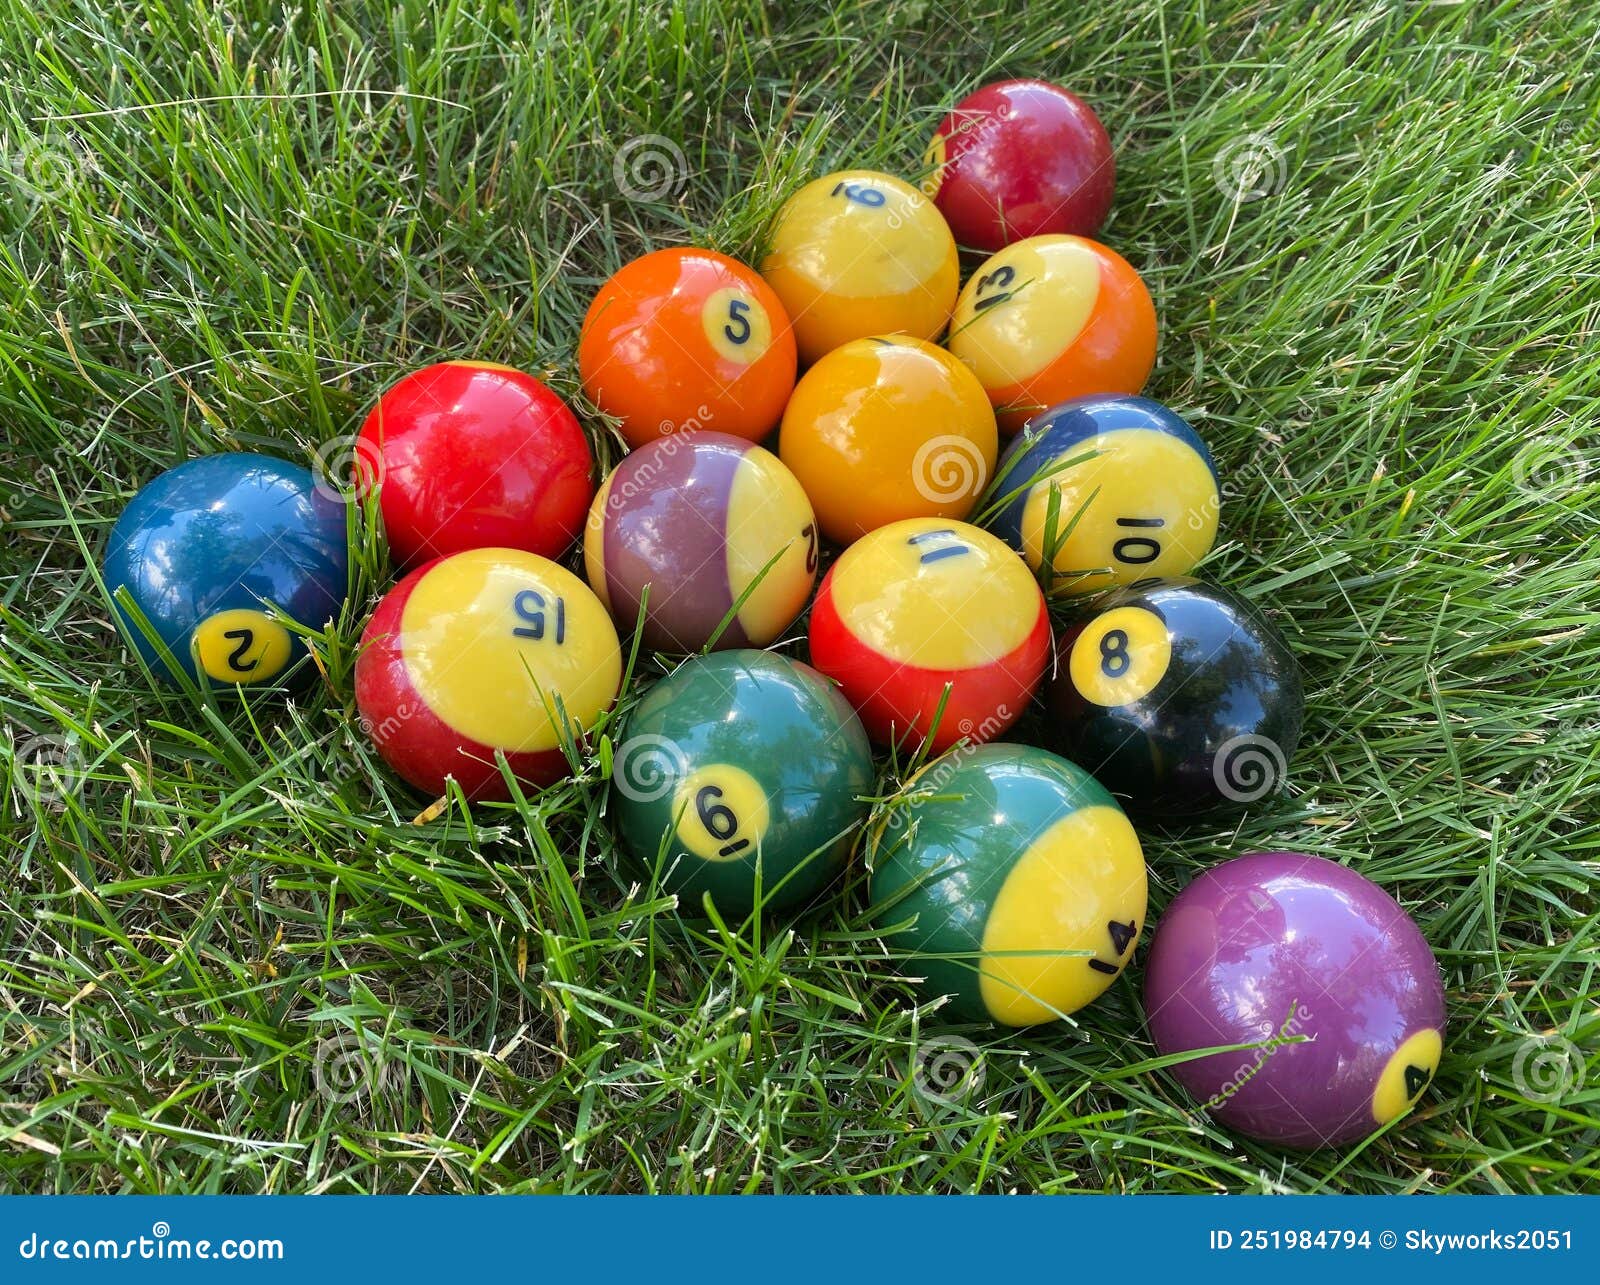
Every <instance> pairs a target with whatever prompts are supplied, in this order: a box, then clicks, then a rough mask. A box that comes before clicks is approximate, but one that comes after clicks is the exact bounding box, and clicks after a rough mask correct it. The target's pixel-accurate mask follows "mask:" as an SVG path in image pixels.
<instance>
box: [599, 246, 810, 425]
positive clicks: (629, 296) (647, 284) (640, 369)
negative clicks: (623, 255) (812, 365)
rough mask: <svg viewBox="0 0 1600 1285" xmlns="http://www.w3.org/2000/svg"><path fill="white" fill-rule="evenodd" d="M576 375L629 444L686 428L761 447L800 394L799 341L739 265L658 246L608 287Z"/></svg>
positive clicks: (711, 254) (773, 301)
mask: <svg viewBox="0 0 1600 1285" xmlns="http://www.w3.org/2000/svg"><path fill="white" fill-rule="evenodd" d="M578 370H579V373H580V374H581V376H582V379H583V391H584V392H585V393H586V394H587V395H588V397H589V400H590V401H592V402H593V403H594V404H595V405H596V406H597V407H598V408H599V409H600V410H601V411H603V412H604V413H605V414H607V415H614V416H616V417H617V418H618V419H619V420H621V421H622V422H621V424H620V426H619V427H620V428H621V431H622V435H623V436H624V437H625V438H627V439H628V443H629V444H630V445H632V446H636V447H637V446H642V445H644V444H645V443H646V442H651V441H654V440H655V439H656V438H658V437H660V436H662V435H663V434H665V433H669V432H675V431H678V430H681V429H685V428H710V429H715V430H716V431H717V432H719V433H731V434H733V435H734V436H735V437H743V438H747V439H749V440H750V441H759V440H760V439H761V438H763V437H765V436H766V435H767V434H768V433H769V432H771V431H772V429H773V428H775V427H776V426H777V423H778V417H779V416H780V415H782V414H783V407H784V403H785V402H786V401H788V399H789V391H790V390H791V389H792V388H793V387H794V372H795V347H794V335H793V333H792V332H791V331H790V328H789V317H788V314H787V313H786V312H785V311H784V308H783V304H781V303H780V302H779V301H778V296H777V295H775V294H773V292H772V289H771V288H770V287H769V286H768V285H767V283H766V282H764V281H763V280H762V279H761V278H760V277H758V276H757V275H756V274H755V273H754V272H753V271H752V270H751V269H749V268H747V267H746V266H745V265H744V264H742V263H740V262H739V261H738V260H737V259H730V258H728V256H727V255H725V254H718V253H716V252H715V251H714V250H699V249H683V248H677V249H670V250H657V251H655V252H654V253H653V254H647V255H645V256H644V257H643V258H640V259H635V260H634V261H633V262H632V263H630V264H627V265H626V266H625V267H623V268H622V269H621V270H620V271H619V272H618V273H617V274H616V275H615V276H613V277H612V278H611V279H610V280H609V281H607V282H606V283H605V284H604V285H603V286H601V287H600V290H599V293H597V294H596V295H595V297H594V301H593V302H592V303H591V304H590V305H589V311H588V313H587V315H585V317H584V319H583V331H582V334H581V335H580V336H579V339H578Z"/></svg>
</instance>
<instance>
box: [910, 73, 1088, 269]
mask: <svg viewBox="0 0 1600 1285" xmlns="http://www.w3.org/2000/svg"><path fill="white" fill-rule="evenodd" d="M924 159H925V161H926V168H927V171H928V177H927V178H926V179H925V180H924V182H923V188H922V190H923V191H924V192H926V193H927V194H928V195H929V196H931V197H933V199H934V203H935V204H936V205H938V207H939V212H940V213H941V214H943V215H944V217H945V220H946V221H947V222H948V223H949V224H950V231H951V232H953V233H954V234H955V238H956V240H957V241H959V242H960V243H961V244H962V245H964V246H969V247H971V248H972V249H975V250H983V251H994V250H998V249H1000V248H1001V247H1002V246H1006V245H1009V244H1011V243H1012V242H1013V241H1021V240H1023V239H1024V238H1026V237H1031V236H1047V235H1050V234H1053V233H1070V234H1073V235H1076V236H1094V235H1095V234H1096V233H1098V232H1099V231H1100V226H1101V225H1102V224H1103V223H1104V222H1105V221H1106V215H1107V214H1109V213H1110V212H1111V197H1112V195H1113V193H1114V192H1115V191H1116V186H1117V165H1116V158H1115V157H1114V156H1113V155H1112V152H1111V140H1110V139H1109V138H1108V137H1107V136H1106V131H1105V127H1104V126H1103V125H1101V123H1100V118H1099V117H1098V116H1096V115H1095V114H1094V111H1093V110H1092V109H1091V108H1090V107H1089V105H1088V104H1087V103H1085V102H1084V101H1083V99H1081V98H1079V97H1078V96H1077V95H1076V94H1069V93H1068V92H1067V91H1066V90H1065V89H1062V88H1060V87H1059V86H1056V85H1052V84H1049V83H1048V82H1046V81H1043V80H1002V81H999V82H997V83H995V84H992V85H985V86H984V87H983V88H982V89H980V90H978V91H977V92H976V93H973V94H969V95H967V97H965V98H963V99H962V100H961V101H960V102H959V103H957V104H956V106H955V107H954V109H953V110H951V111H950V113H949V114H948V115H946V116H945V118H944V119H943V120H941V121H940V122H939V127H938V128H937V129H936V130H935V131H934V134H933V139H932V141H931V142H930V143H929V144H928V153H927V156H926V157H925V158H924Z"/></svg>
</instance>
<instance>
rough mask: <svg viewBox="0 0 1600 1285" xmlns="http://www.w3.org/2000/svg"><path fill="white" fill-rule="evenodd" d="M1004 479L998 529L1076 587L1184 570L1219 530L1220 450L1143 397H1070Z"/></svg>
mask: <svg viewBox="0 0 1600 1285" xmlns="http://www.w3.org/2000/svg"><path fill="white" fill-rule="evenodd" d="M1083 456H1089V457H1090V458H1087V459H1083V458H1080V457H1083ZM1074 460H1076V461H1077V462H1076V463H1074V462H1073V461H1074ZM1000 478H1001V481H1000V490H1001V493H1002V494H1003V495H1007V496H1011V497H1012V498H1011V499H1010V501H1009V502H1008V503H1007V504H1006V506H1005V508H1003V509H1002V510H1001V511H1000V512H999V514H998V515H997V516H996V517H995V519H994V521H993V523H992V529H993V530H994V532H995V534H996V535H999V536H1000V537H1001V538H1002V539H1004V540H1005V541H1006V543H1007V544H1009V545H1010V546H1011V547H1012V548H1014V549H1017V550H1019V551H1020V552H1021V553H1022V555H1023V557H1025V558H1026V559H1027V560H1028V565H1029V566H1030V567H1032V568H1033V569H1034V570H1035V571H1037V570H1038V569H1039V568H1040V567H1041V566H1043V565H1044V564H1045V563H1046V562H1049V564H1050V565H1051V567H1052V569H1053V572H1054V574H1055V575H1057V576H1062V577H1067V578H1068V580H1067V583H1066V587H1068V588H1070V589H1072V590H1073V591H1074V592H1078V593H1092V592H1096V591H1098V590H1101V589H1105V588H1108V587H1110V586H1111V585H1126V584H1132V583H1133V582H1134V581H1135V580H1143V579H1146V578H1148V577H1151V576H1181V575H1185V574H1187V573H1188V572H1189V571H1191V570H1193V569H1194V566H1195V564H1196V563H1197V562H1199V561H1200V559H1202V558H1203V557H1205V556H1206V554H1207V553H1209V552H1210V551H1211V545H1212V543H1213V542H1214V541H1215V539H1216V536H1217V513H1218V510H1219V509H1220V507H1221V497H1220V494H1219V491H1218V487H1217V474H1216V470H1215V469H1214V468H1213V467H1212V463H1211V452H1210V451H1208V450H1207V449H1206V445H1205V443H1204V442H1202V441H1201V440H1200V438H1199V436H1198V435H1197V434H1196V433H1195V431H1194V430H1193V429H1192V428H1190V427H1189V425H1188V424H1186V423H1184V421H1183V420H1182V419H1180V418H1179V417H1178V416H1177V415H1175V414H1173V412H1172V411H1170V410H1168V409H1167V408H1166V407H1165V406H1163V405H1161V404H1160V403H1159V402H1153V401H1150V400H1148V399H1147V398H1144V397H1115V396H1105V395H1102V396H1097V397H1080V398H1078V399H1077V400H1075V401H1070V402H1063V403H1062V404H1061V405H1060V406H1057V407H1056V408H1055V409H1054V410H1051V411H1048V412H1046V413H1045V414H1044V415H1042V416H1040V417H1038V418H1037V419H1034V420H1032V421H1031V422H1030V423H1029V424H1028V426H1027V428H1025V429H1024V430H1023V431H1022V433H1021V434H1020V435H1019V436H1018V437H1017V438H1016V440H1015V441H1013V442H1012V443H1011V445H1010V447H1009V448H1007V450H1006V453H1005V455H1004V456H1003V457H1002V458H1001V461H1000ZM1052 509H1053V510H1054V512H1053V514H1052ZM1086 573H1090V574H1086Z"/></svg>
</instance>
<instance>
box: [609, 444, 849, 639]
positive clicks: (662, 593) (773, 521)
mask: <svg viewBox="0 0 1600 1285" xmlns="http://www.w3.org/2000/svg"><path fill="white" fill-rule="evenodd" d="M583 553H584V565H585V569H586V571H587V573H588V577H589V583H590V585H591V586H592V587H593V589H594V591H595V592H596V593H597V594H599V596H600V599H601V601H603V602H604V603H605V604H606V607H607V609H608V610H609V611H610V612H611V614H612V616H613V618H614V619H615V620H616V622H617V625H618V627H619V628H621V629H622V630H623V631H624V632H625V633H626V632H629V631H631V630H632V629H633V627H634V624H635V622H636V621H638V619H639V609H640V605H641V604H642V603H643V604H647V605H646V606H645V615H644V645H645V646H646V647H648V648H650V649H652V650H654V651H663V652H675V653H685V652H696V651H700V650H702V649H703V648H705V647H707V646H715V647H720V648H729V647H750V646H758V647H759V646H765V645H766V644H767V643H770V642H773V641H775V640H776V639H777V638H778V637H779V635H781V634H782V633H783V631H784V630H785V629H787V628H788V627H789V626H790V625H791V624H792V623H794V620H795V617H797V616H798V615H799V614H800V612H801V611H802V610H803V609H804V608H805V604H806V599H807V598H809V597H810V596H811V588H812V586H813V585H814V584H815V583H816V574H817V526H816V518H815V516H814V515H813V513H812V510H811V504H810V501H809V500H807V498H806V493H805V491H804V489H803V488H802V487H801V485H800V483H799V482H798V481H796V480H795V477H794V475H793V474H792V473H790V471H789V470H788V469H787V468H786V467H784V465H783V463H782V461H780V460H779V459H778V458H777V457H776V456H775V455H773V454H772V453H771V452H769V451H764V450H762V449H761V448H760V447H759V446H755V445H753V444H751V443H750V442H747V441H745V440H744V439H743V438H738V437H730V436H728V435H727V434H725V433H678V434H674V435H673V436H671V437H665V438H662V439H661V440H659V441H656V442H652V443H650V444H649V445H647V446H644V447H641V448H640V449H639V450H637V451H634V452H633V453H632V454H630V455H628V456H627V457H626V458H624V459H623V461H622V463H620V464H619V465H618V466H617V467H616V469H615V470H613V472H612V473H611V476H610V477H608V478H607V479H606V480H605V483H604V485H603V486H601V488H600V492H599V494H597V495H596V496H595V499H594V504H593V505H592V506H591V508H590V510H589V521H588V525H587V527H586V528H585V531H584V541H583ZM647 591H648V592H647ZM719 630H720V633H719V632H718V631H719Z"/></svg>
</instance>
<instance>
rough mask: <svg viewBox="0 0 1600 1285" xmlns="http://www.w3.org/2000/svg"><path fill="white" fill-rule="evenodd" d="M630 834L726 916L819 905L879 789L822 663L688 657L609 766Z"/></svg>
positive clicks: (628, 840) (866, 750) (647, 704)
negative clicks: (814, 902) (817, 901)
mask: <svg viewBox="0 0 1600 1285" xmlns="http://www.w3.org/2000/svg"><path fill="white" fill-rule="evenodd" d="M612 780H613V783H614V787H615V788H614V793H613V796H612V798H613V807H614V808H615V810H616V816H617V822H618V825H619V828H620V832H621V836H622V840H623V842H624V843H625V844H626V846H627V848H628V850H629V851H630V852H631V853H632V855H633V857H634V858H635V860H637V861H638V862H639V863H640V864H642V865H644V866H646V867H647V868H652V869H653V868H655V867H656V865H657V862H658V861H659V862H660V869H661V872H662V883H663V886H665V887H666V888H668V889H669V890H671V891H673V892H676V893H678V894H680V895H681V896H683V897H686V898H687V899H688V900H689V901H690V902H691V903H692V905H693V906H694V907H695V908H698V907H699V905H700V902H701V898H702V897H703V896H704V895H705V894H706V893H710V894H711V897H712V900H713V901H714V902H715V903H716V905H717V908H718V909H719V910H720V911H721V912H722V913H723V914H729V913H732V914H739V915H743V914H746V913H748V912H749V911H750V910H751V909H752V907H753V906H754V905H755V901H756V893H757V883H758V881H759V884H760V894H761V902H762V905H763V907H764V908H766V909H768V910H780V909H784V908H786V907H790V906H797V905H801V904H803V903H805V902H807V901H810V900H811V899H812V898H813V897H815V896H816V895H817V893H819V892H820V891H822V889H823V888H824V887H826V886H827V884H828V883H829V882H830V881H831V880H832V879H833V877H834V875H836V874H837V873H838V871H839V868H840V867H841V866H842V865H843V864H844V862H845V860H846V858H847V857H848V856H849V853H850V848H851V845H852V843H853V841H854V837H855V828H856V827H857V826H858V825H859V824H860V823H861V822H862V821H864V820H865V819H866V815H867V811H868V806H869V805H868V804H867V803H866V802H864V801H863V800H864V799H865V797H866V796H868V795H870V794H871V792H872V788H873V770H872V747H871V746H870V745H869V744H868V742H867V734H866V733H865V732H864V731H863V730H862V728H861V722H860V720H859V719H857V718H856V716H855V712H854V711H853V710H852V709H851V708H850V706H849V704H848V703H847V702H846V701H845V699H844V698H843V697H842V696H840V695H839V693H838V691H837V690H836V689H835V688H834V686H833V684H832V683H830V682H828V680H827V679H825V678H824V677H822V675H821V674H819V673H817V672H816V670H814V669H812V668H810V667H809V666H807V665H802V664H800V663H799V662H798V661H793V660H790V659H788V658H787V657H785V656H779V655H775V654H773V653H771V652H764V651H729V652H719V653H717V654H716V655H714V656H697V657H694V658H693V659H691V660H687V661H685V662H684V663H683V664H682V665H680V666H679V667H678V668H677V669H676V670H674V671H673V672H672V673H671V674H669V675H667V677H666V678H664V679H662V680H661V681H660V682H659V683H657V684H656V685H655V686H653V687H652V688H650V690H649V691H647V692H646V693H645V695H644V698H643V699H642V700H641V701H640V702H639V704H638V705H636V706H635V707H634V709H633V712H632V713H631V714H629V715H628V722H627V727H626V729H625V732H624V735H623V738H622V740H621V742H620V743H619V745H618V746H617V753H616V758H615V762H614V766H613V769H612Z"/></svg>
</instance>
